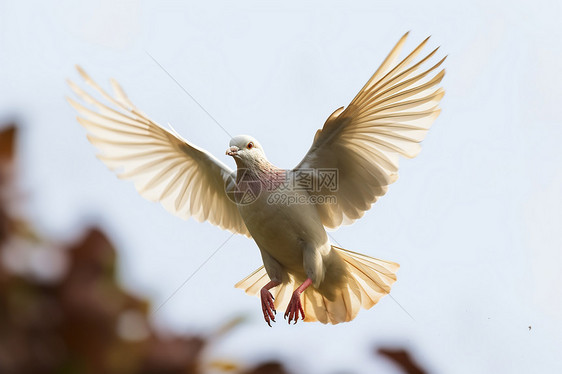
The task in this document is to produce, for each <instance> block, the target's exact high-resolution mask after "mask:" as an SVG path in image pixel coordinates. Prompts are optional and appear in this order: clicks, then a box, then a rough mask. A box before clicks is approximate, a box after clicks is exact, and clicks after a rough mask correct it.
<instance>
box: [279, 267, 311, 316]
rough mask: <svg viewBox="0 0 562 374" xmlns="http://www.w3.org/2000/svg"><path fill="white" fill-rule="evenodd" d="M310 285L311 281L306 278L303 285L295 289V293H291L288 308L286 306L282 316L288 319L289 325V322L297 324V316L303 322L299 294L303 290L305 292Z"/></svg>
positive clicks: (302, 310)
mask: <svg viewBox="0 0 562 374" xmlns="http://www.w3.org/2000/svg"><path fill="white" fill-rule="evenodd" d="M311 284H312V279H310V278H306V280H305V281H304V282H303V284H301V285H300V286H299V287H297V289H296V290H295V292H293V296H292V297H291V301H290V302H289V306H287V310H286V311H285V316H284V318H287V317H289V321H288V322H289V323H291V321H295V323H297V321H298V320H299V315H301V316H302V319H303V321H304V309H303V308H302V304H301V293H303V292H304V290H306V289H307V288H308V286H310V285H311Z"/></svg>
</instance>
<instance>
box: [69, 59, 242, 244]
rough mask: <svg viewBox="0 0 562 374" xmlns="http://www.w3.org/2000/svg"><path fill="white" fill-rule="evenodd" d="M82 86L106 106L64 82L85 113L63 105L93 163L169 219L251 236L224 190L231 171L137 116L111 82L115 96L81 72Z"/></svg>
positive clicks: (230, 182)
mask: <svg viewBox="0 0 562 374" xmlns="http://www.w3.org/2000/svg"><path fill="white" fill-rule="evenodd" d="M77 69H78V72H79V73H80V75H81V76H82V78H84V80H85V82H86V84H88V85H89V86H90V87H92V88H93V89H94V90H95V91H97V92H98V93H99V94H100V95H101V97H102V98H103V99H104V100H105V101H107V104H105V103H103V102H102V101H101V100H98V99H96V98H94V97H93V96H91V95H90V94H88V93H87V92H86V91H84V90H82V89H81V88H80V87H79V86H77V85H76V84H74V83H73V82H71V81H69V82H68V83H69V85H70V87H71V88H72V90H73V91H74V92H75V93H76V94H77V95H78V97H80V98H81V99H82V100H84V101H85V102H86V103H88V104H90V105H91V106H92V107H93V108H95V110H92V109H89V108H87V107H86V106H84V105H81V104H79V103H78V102H76V101H74V100H72V99H70V98H69V99H68V101H69V102H70V104H71V105H72V106H73V107H74V108H75V109H76V110H77V111H78V113H79V114H80V116H79V117H78V122H79V123H80V124H81V125H82V126H84V127H85V128H86V129H87V130H88V132H89V134H88V140H89V141H90V142H91V143H92V144H93V145H94V146H96V147H97V148H98V149H99V150H100V151H101V154H98V158H99V159H100V160H101V161H103V162H104V163H105V164H106V165H107V166H108V167H109V168H110V169H112V170H115V171H117V172H118V174H119V177H120V178H125V179H131V180H132V181H133V182H134V184H135V187H136V189H137V190H138V191H139V193H140V194H141V195H142V196H143V197H145V198H147V199H148V200H151V201H159V202H160V203H162V205H163V206H164V207H165V208H166V209H167V210H168V211H170V212H171V213H173V214H175V215H177V216H179V217H181V218H184V219H187V218H188V217H193V218H195V219H196V220H198V221H199V222H202V221H209V222H210V223H212V224H214V225H216V226H219V227H220V228H223V229H226V230H228V231H231V232H234V233H239V234H242V235H246V236H248V237H249V236H250V234H249V232H248V229H247V228H246V225H245V224H244V221H243V220H242V217H241V215H240V213H239V211H238V208H237V206H236V204H235V203H234V202H233V201H232V200H230V199H229V197H228V195H227V193H226V189H225V186H227V187H233V186H234V183H235V180H234V177H233V171H232V170H231V169H229V168H228V167H227V166H226V165H224V164H223V163H222V162H220V161H219V160H217V159H216V158H215V157H214V156H213V155H211V154H210V153H208V152H207V151H205V150H204V149H201V148H199V147H197V146H195V145H193V144H191V143H189V142H188V141H186V140H184V139H182V138H181V137H180V136H179V135H178V134H177V133H176V132H175V131H174V130H167V129H165V128H163V127H162V126H160V125H158V124H157V123H155V122H154V121H152V120H151V119H150V118H148V117H147V116H146V115H145V114H143V113H142V112H141V111H139V110H138V109H137V108H136V107H135V106H134V105H133V104H132V103H131V101H130V100H129V99H128V97H127V96H126V95H125V93H124V91H123V90H122V89H121V87H120V86H119V84H117V82H115V81H114V80H112V81H111V85H112V87H113V91H114V96H111V95H109V94H108V93H106V92H105V91H104V90H103V89H102V88H101V87H100V86H99V85H97V84H96V83H95V82H94V81H93V80H92V79H91V78H90V77H89V76H88V75H87V74H86V73H85V72H84V70H82V69H81V68H80V67H77Z"/></svg>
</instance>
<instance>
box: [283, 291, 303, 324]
mask: <svg viewBox="0 0 562 374" xmlns="http://www.w3.org/2000/svg"><path fill="white" fill-rule="evenodd" d="M299 316H302V319H303V321H304V309H303V308H302V304H301V295H300V293H297V291H295V292H294V293H293V296H291V301H290V302H289V306H287V310H286V311H285V315H284V316H283V317H284V318H285V319H287V317H289V320H288V321H287V322H288V323H289V324H290V323H291V321H295V323H297V321H298V320H299Z"/></svg>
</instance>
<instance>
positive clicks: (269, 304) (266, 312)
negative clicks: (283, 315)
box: [260, 281, 281, 327]
mask: <svg viewBox="0 0 562 374" xmlns="http://www.w3.org/2000/svg"><path fill="white" fill-rule="evenodd" d="M280 284H281V282H276V281H271V282H269V283H268V284H266V285H265V286H263V287H262V289H261V290H260V297H261V309H262V311H263V318H265V322H267V324H268V325H269V327H271V323H270V321H273V322H275V314H276V313H277V311H276V310H275V306H274V305H273V295H271V292H269V290H270V289H271V288H273V287H276V286H279V285H280Z"/></svg>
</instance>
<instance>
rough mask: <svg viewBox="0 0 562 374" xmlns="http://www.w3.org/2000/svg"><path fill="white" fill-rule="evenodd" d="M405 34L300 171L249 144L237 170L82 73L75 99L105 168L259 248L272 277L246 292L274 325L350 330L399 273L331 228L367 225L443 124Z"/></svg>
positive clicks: (438, 76)
mask: <svg viewBox="0 0 562 374" xmlns="http://www.w3.org/2000/svg"><path fill="white" fill-rule="evenodd" d="M407 36H408V33H406V34H405V35H404V36H403V37H402V38H401V39H400V40H399V41H398V43H397V44H396V45H395V46H394V48H393V49H392V50H391V51H390V53H389V55H388V56H387V57H386V59H385V60H384V61H383V63H382V64H381V66H380V67H379V68H378V70H377V71H376V72H375V73H374V75H373V76H372V77H371V78H370V79H369V80H368V81H367V83H366V84H365V85H364V87H363V88H362V89H361V90H360V91H359V93H358V94H357V95H356V96H355V97H354V99H353V100H352V101H351V103H350V104H349V105H348V106H347V107H345V108H344V107H341V108H339V109H337V110H336V111H334V112H333V113H332V114H331V115H330V116H329V117H328V119H327V120H326V122H325V123H324V126H323V127H322V128H321V129H320V130H318V131H317V132H316V134H315V136H314V140H313V142H312V146H311V147H310V149H309V150H308V152H307V153H306V154H305V156H304V158H303V159H302V161H301V162H300V163H299V164H298V165H297V166H296V167H295V168H294V169H292V170H283V169H281V168H278V167H276V166H275V165H273V164H271V163H270V162H269V161H268V160H267V158H266V155H265V151H264V148H263V147H262V145H261V144H260V143H259V142H258V141H257V140H256V139H254V138H253V137H251V136H248V135H241V136H236V137H234V138H232V139H231V140H230V144H229V147H228V149H227V150H226V155H228V156H231V157H232V158H233V159H234V161H235V163H236V170H232V169H231V168H229V167H228V166H226V165H225V164H224V163H222V162H221V161H219V160H218V159H217V158H216V157H214V156H213V155H212V154H211V153H209V152H207V151H205V150H204V149H202V148H200V147H197V146H196V145H194V144H192V143H190V142H189V141H187V140H185V139H183V138H182V137H181V136H180V135H179V134H178V133H177V132H176V131H175V130H174V129H173V128H171V127H170V129H167V128H165V127H162V126H160V125H158V124H157V123H156V122H154V121H152V120H151V119H150V118H149V117H148V116H147V115H146V114H144V113H143V112H142V111H140V110H139V109H138V108H137V107H136V106H135V105H134V104H133V103H132V102H131V101H130V100H129V99H128V97H127V96H126V94H125V92H124V91H123V89H122V88H121V87H120V86H119V84H118V83H117V82H116V81H114V80H111V86H112V90H113V94H109V93H107V92H106V91H105V90H103V89H102V88H101V87H100V86H99V85H98V84H96V83H95V82H94V81H93V80H92V79H91V78H90V77H89V76H88V75H87V74H86V73H85V72H84V70H82V69H81V68H80V67H77V69H78V72H79V73H80V75H81V76H82V78H83V79H84V81H85V83H86V84H87V85H88V86H90V87H91V88H93V90H95V91H97V93H98V94H99V95H101V99H97V98H94V96H92V95H90V94H89V93H88V92H86V91H85V90H83V89H82V88H80V87H79V86H77V85H76V84H74V83H73V82H71V81H69V85H70V87H71V88H72V90H73V91H74V92H75V93H76V94H77V96H78V97H79V98H81V99H82V100H83V101H84V102H85V103H86V104H87V106H86V105H83V104H80V103H78V102H77V101H75V100H73V99H70V98H69V99H68V101H69V102H70V104H71V105H72V106H73V107H74V108H75V109H76V110H77V111H78V113H79V117H78V122H79V123H80V124H81V125H82V126H84V127H85V128H86V129H87V131H88V135H87V136H88V139H89V141H90V142H91V143H92V144H93V145H94V146H95V147H97V148H98V150H99V151H100V153H99V154H98V155H97V157H98V158H99V159H100V160H101V161H103V162H104V163H105V164H106V165H107V166H108V167H109V168H110V169H112V170H114V171H116V172H118V174H119V177H120V178H124V179H130V180H132V181H133V182H134V185H135V187H136V189H137V190H138V192H139V193H140V194H141V195H142V196H144V197H145V198H147V199H148V200H151V201H158V202H160V203H161V204H162V205H163V206H164V208H166V209H167V210H168V211H170V212H171V213H173V214H175V215H177V216H179V217H181V218H184V219H187V218H188V217H193V218H195V219H196V220H198V221H209V222H210V223H212V224H214V225H216V226H218V227H220V228H222V229H225V230H228V231H230V232H233V233H237V234H241V235H245V236H247V237H248V238H253V239H254V241H255V242H256V244H257V246H258V248H259V250H260V253H261V257H262V260H263V266H262V267H260V268H259V269H257V270H256V271H254V272H253V273H252V274H250V275H249V276H247V277H246V278H244V279H243V280H241V281H240V282H238V283H237V284H236V285H235V286H236V287H237V288H241V289H243V290H244V291H246V293H248V294H251V295H259V296H260V299H261V307H262V312H263V316H264V319H265V321H266V322H267V324H268V325H270V326H271V322H275V317H276V311H277V310H278V309H280V310H283V309H284V310H285V313H284V317H285V318H286V319H287V320H288V322H289V323H291V322H294V323H296V322H297V321H298V320H299V319H303V320H304V321H319V322H321V323H331V324H337V323H340V322H347V321H351V320H352V319H354V318H355V316H356V315H357V313H358V312H359V310H360V309H361V307H363V308H364V309H369V308H371V307H372V306H373V305H375V304H376V303H377V302H378V301H379V300H380V299H381V298H382V297H383V296H384V295H386V294H388V293H389V292H390V288H391V286H392V284H393V283H394V282H395V281H396V271H397V270H398V268H399V265H398V264H397V263H394V262H390V261H384V260H379V259H376V258H372V257H370V256H367V255H364V254H360V253H356V252H352V251H348V250H346V249H343V248H339V247H337V246H334V245H332V244H331V243H330V241H329V238H328V235H327V232H326V229H335V228H337V227H339V226H341V225H343V224H349V223H352V222H353V221H355V220H357V219H358V218H361V217H362V216H363V214H364V213H365V212H366V211H367V210H369V209H370V208H371V206H372V205H373V204H374V203H375V202H376V201H377V199H378V198H379V197H381V196H383V195H384V194H385V193H386V191H387V189H388V186H389V185H390V184H391V183H393V182H395V181H396V179H397V178H398V161H399V157H400V156H404V157H407V158H412V157H415V156H416V155H417V154H418V152H419V151H420V144H419V143H420V142H421V141H422V140H423V139H424V137H425V136H426V133H427V131H428V130H429V127H430V126H431V124H432V123H433V121H434V120H435V119H436V118H437V116H438V115H439V113H440V109H439V102H440V100H441V98H442V97H443V95H444V93H445V91H444V90H443V88H441V87H440V83H441V80H442V79H443V76H444V74H445V71H444V70H443V69H441V70H440V66H441V65H442V63H443V61H444V60H445V58H446V57H444V58H443V59H441V60H439V61H438V62H436V63H434V64H430V63H429V62H428V61H429V60H430V59H431V58H432V57H433V56H434V55H435V54H436V52H437V50H438V48H436V49H434V50H433V51H431V52H430V53H429V54H427V55H425V56H423V57H421V58H417V57H418V55H419V54H420V53H421V51H422V49H423V47H424V46H425V45H426V43H427V41H428V39H429V38H427V39H425V40H424V41H423V42H422V43H421V44H420V45H418V46H417V47H416V48H415V49H413V50H412V52H410V53H409V54H408V55H407V56H406V57H404V58H403V59H399V54H400V51H401V49H402V47H403V45H404V43H405V41H406V38H407Z"/></svg>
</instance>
